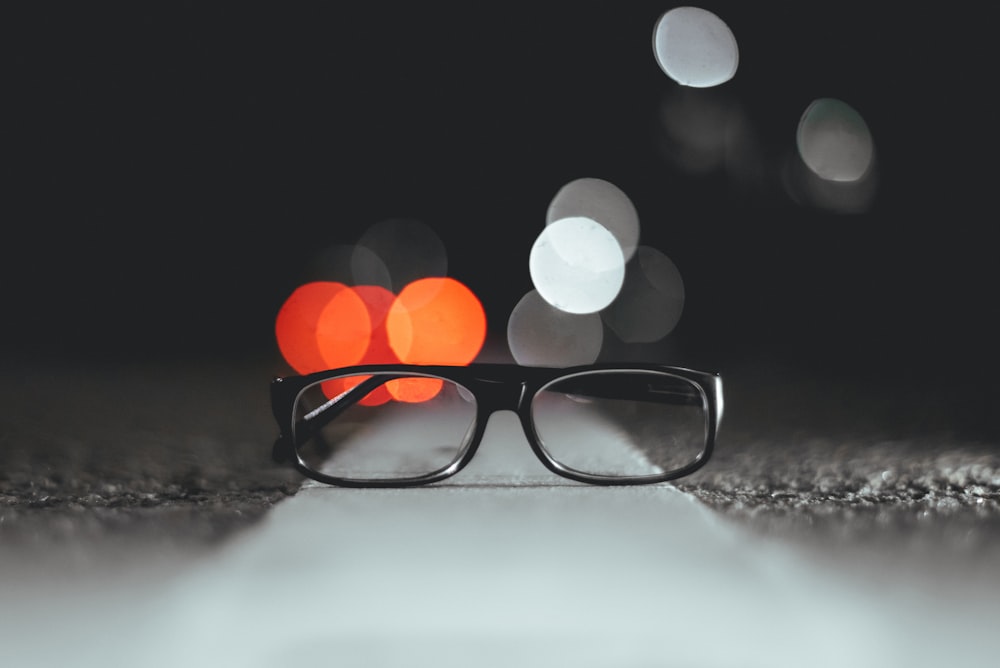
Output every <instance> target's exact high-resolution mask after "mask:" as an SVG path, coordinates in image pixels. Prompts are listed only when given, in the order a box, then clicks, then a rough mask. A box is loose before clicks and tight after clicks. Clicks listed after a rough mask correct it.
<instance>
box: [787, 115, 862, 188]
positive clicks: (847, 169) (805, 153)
mask: <svg viewBox="0 0 1000 668" xmlns="http://www.w3.org/2000/svg"><path fill="white" fill-rule="evenodd" d="M795 140H796V145H797V147H798V150H799V155H800V156H801V158H802V161H803V162H804V163H805V164H806V165H807V166H808V167H809V169H811V170H812V171H814V172H815V173H816V175H817V176H819V177H820V178H822V179H826V180H828V181H857V180H858V179H860V178H862V177H863V176H864V175H865V174H866V173H867V172H868V169H869V167H870V166H871V164H872V158H873V156H874V153H875V146H874V141H873V140H872V135H871V132H870V131H869V129H868V124H867V123H865V119H864V118H862V117H861V114H859V113H858V112H857V111H855V110H854V108H852V107H851V106H850V105H848V104H847V103H845V102H842V101H841V100H836V99H833V98H820V99H817V100H814V101H813V102H812V103H811V104H810V105H809V106H808V107H807V108H806V110H805V111H804V112H803V113H802V117H801V118H800V119H799V126H798V130H797V132H796V136H795Z"/></svg>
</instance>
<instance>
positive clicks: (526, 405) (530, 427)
mask: <svg viewBox="0 0 1000 668" xmlns="http://www.w3.org/2000/svg"><path fill="white" fill-rule="evenodd" d="M618 371H622V372H635V371H639V372H650V373H659V374H666V375H668V376H673V377H676V378H680V379H682V380H685V381H688V382H689V383H690V384H691V385H692V387H694V388H696V389H697V392H698V394H697V396H691V397H689V398H688V399H689V400H692V401H698V402H700V403H701V405H702V408H703V410H704V414H705V445H704V447H703V448H702V450H701V452H700V454H699V455H698V456H697V457H696V458H695V459H694V460H693V461H692V462H691V463H690V464H688V465H686V466H682V467H680V468H677V469H672V470H670V471H666V472H664V473H662V474H658V475H657V474H653V475H642V476H606V475H596V474H589V473H583V472H580V471H576V470H574V469H571V468H568V467H566V466H564V465H563V464H561V463H559V462H558V461H556V460H554V459H552V458H551V457H550V456H549V455H548V453H546V452H545V449H544V447H543V445H542V440H541V438H540V437H539V435H538V433H537V431H536V429H535V425H534V421H533V419H532V415H531V406H532V401H533V400H534V397H535V396H536V395H537V394H538V393H539V392H540V391H541V390H542V389H544V388H545V387H546V386H548V385H550V384H551V383H553V382H555V381H557V380H562V379H568V378H571V377H573V376H578V375H582V374H588V375H589V374H595V373H614V372H618ZM353 375H357V376H373V377H377V378H378V384H381V383H384V382H386V381H387V380H390V379H391V378H392V377H413V376H418V377H419V376H425V377H432V378H440V379H444V380H447V381H451V382H453V383H455V384H457V385H459V386H461V387H463V388H465V389H466V390H468V391H469V392H471V393H472V394H473V396H474V397H475V399H476V417H475V426H474V429H473V433H472V435H471V437H470V438H469V439H468V443H467V444H466V445H465V446H464V449H463V451H462V453H461V455H460V456H459V457H458V458H457V459H456V460H455V461H453V462H451V464H449V465H448V466H446V467H444V468H442V469H439V470H437V471H434V472H432V473H429V474H425V475H421V476H413V477H408V478H394V479H355V478H342V477H338V476H331V475H328V474H325V473H321V472H319V471H316V470H315V469H313V468H311V467H310V466H309V465H308V464H307V463H306V462H305V461H304V460H303V459H302V457H301V456H300V455H299V453H298V450H297V449H296V447H295V444H294V440H293V439H294V435H295V430H296V424H295V415H294V411H295V403H296V401H297V400H298V397H299V395H300V394H301V393H302V391H303V390H305V389H306V388H307V387H310V386H313V385H315V384H316V383H320V382H323V381H326V380H332V379H334V378H340V377H344V376H353ZM371 389H372V388H371V387H365V386H364V383H362V384H361V385H359V386H357V387H355V388H354V389H353V390H351V391H348V392H347V393H345V395H344V396H343V397H340V398H338V401H337V402H335V403H334V404H333V405H334V406H340V404H344V405H343V406H340V409H339V410H336V411H335V412H334V413H332V414H331V415H330V419H332V418H333V417H335V416H336V415H337V414H339V413H340V412H342V411H343V410H345V409H346V408H347V407H349V406H352V405H355V404H356V403H357V401H359V400H360V399H361V398H363V397H364V396H365V395H366V394H367V393H368V392H369V391H370V390H371ZM352 399H353V400H352ZM271 410H272V412H273V413H274V418H275V420H276V421H277V422H278V427H279V430H280V433H279V436H278V438H277V440H276V441H275V443H274V448H273V450H272V457H273V459H274V461H275V462H276V463H287V462H288V461H291V462H292V464H293V466H294V467H295V469H296V470H298V471H299V472H300V473H301V474H302V475H304V476H306V477H307V478H310V479H312V480H316V481H318V482H322V483H326V484H330V485H336V486H339V487H416V486H420V485H429V484H431V483H435V482H439V481H441V480H444V479H446V478H449V477H451V476H453V475H455V474H456V473H458V472H459V471H461V470H462V469H463V468H465V466H466V465H468V463H469V462H470V461H472V458H473V457H474V456H475V454H476V451H477V450H478V449H479V445H480V443H481V441H482V437H483V434H484V433H485V431H486V424H487V422H488V421H489V418H490V416H491V415H492V414H493V413H495V412H496V411H500V410H511V411H513V412H514V413H516V414H517V416H518V419H519V421H520V423H521V427H522V429H523V430H524V434H525V436H526V437H527V440H528V444H529V445H530V446H531V450H532V452H534V453H535V456H537V457H538V459H539V460H540V461H541V462H542V464H543V465H545V467H546V468H547V469H549V470H550V471H552V472H553V473H555V474H556V475H559V476H562V477H564V478H568V479H570V480H574V481H577V482H583V483H588V484H592V485H645V484H654V483H660V482H666V481H669V480H675V479H677V478H682V477H684V476H687V475H690V474H692V473H694V472H695V471H697V470H698V469H700V468H701V467H702V466H704V465H705V464H706V463H707V462H708V460H709V458H710V457H711V455H712V451H713V450H714V448H715V441H716V436H717V434H718V431H719V427H720V424H721V422H722V412H723V394H722V377H721V376H720V375H719V374H717V373H709V372H704V371H696V370H694V369H688V368H685V367H676V366H668V365H661V364H643V363H618V364H611V363H604V364H588V365H581V366H573V367H562V368H559V367H535V366H520V365H515V364H487V363H473V364H469V365H466V366H443V365H414V364H373V365H362V366H351V367H342V368H338V369H329V370H326V371H318V372H315V373H311V374H306V375H300V376H285V377H277V378H274V379H273V380H272V381H271ZM300 428H301V425H300Z"/></svg>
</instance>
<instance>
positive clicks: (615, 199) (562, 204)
mask: <svg viewBox="0 0 1000 668" xmlns="http://www.w3.org/2000/svg"><path fill="white" fill-rule="evenodd" d="M577 216H582V217H584V218H590V219H591V220H595V221H597V222H598V223H600V224H601V225H603V226H604V227H606V228H608V231H609V232H611V234H613V235H614V236H615V239H617V240H618V245H619V246H621V249H622V253H623V255H624V256H625V260H626V261H627V260H628V259H629V258H631V257H632V254H633V253H635V247H636V245H637V244H638V243H639V214H638V213H637V212H636V209H635V205H634V204H633V203H632V200H631V199H629V197H628V195H626V194H625V193H624V192H623V191H622V190H621V189H620V188H619V187H618V186H616V185H615V184H613V183H610V182H609V181H605V180H604V179H595V178H582V179H576V180H574V181H570V182H569V183H567V184H566V185H564V186H563V187H562V188H560V189H559V192H557V193H556V195H555V197H553V198H552V201H551V203H550V204H549V210H548V212H547V213H546V216H545V222H546V224H551V223H553V222H555V221H557V220H562V219H563V218H572V217H577Z"/></svg>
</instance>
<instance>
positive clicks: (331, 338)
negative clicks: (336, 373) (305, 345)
mask: <svg viewBox="0 0 1000 668" xmlns="http://www.w3.org/2000/svg"><path fill="white" fill-rule="evenodd" d="M371 335H372V323H371V318H370V316H369V315H368V307H367V306H366V305H365V302H364V300H362V299H361V297H360V296H359V295H358V293H357V292H355V291H354V289H353V288H347V287H345V288H344V289H343V290H340V291H339V292H337V293H336V294H335V295H333V298H332V299H330V301H329V302H327V304H326V306H324V307H323V310H322V311H320V314H319V317H318V318H317V319H316V343H317V345H318V346H319V353H320V355H321V356H322V357H323V362H324V364H325V368H327V369H337V368H340V367H344V366H352V365H354V364H358V363H360V362H361V360H362V358H363V357H364V355H365V353H366V352H367V351H368V347H369V345H370V344H371Z"/></svg>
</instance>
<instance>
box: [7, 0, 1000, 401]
mask: <svg viewBox="0 0 1000 668" xmlns="http://www.w3.org/2000/svg"><path fill="white" fill-rule="evenodd" d="M672 6H674V5H672V4H671V3H664V2H646V1H634V2H620V1H618V2H610V1H609V2H595V1H587V2H545V3H493V4H486V3H422V2H408V3H386V2H373V3H314V4H313V5H310V6H309V7H289V6H287V5H284V4H274V5H270V6H258V5H251V6H243V5H238V4H225V5H221V4H213V3H201V2H192V3H185V2H170V3H154V4H150V3H120V4H114V5H107V4H93V3H49V4H45V5H38V4H32V5H31V8H30V9H23V10H16V11H14V12H11V10H7V18H5V19H4V22H5V23H6V28H7V29H8V32H9V33H10V35H9V37H8V38H5V41H6V44H5V48H4V51H5V53H6V56H5V67H6V69H7V76H5V77H4V79H5V82H4V87H5V104H4V108H5V111H6V114H7V120H6V121H5V122H4V124H3V126H2V127H3V132H4V148H3V154H4V160H3V163H4V165H5V169H4V174H3V180H4V185H5V188H4V190H5V191H6V193H7V194H6V195H5V196H4V200H5V204H6V206H5V207H4V208H5V211H6V214H5V215H4V230H5V234H4V242H3V243H2V244H0V253H2V261H3V269H2V271H3V275H2V284H0V285H2V287H0V298H2V300H3V301H2V303H3V305H4V312H5V317H4V325H3V339H4V341H3V343H4V345H5V346H6V348H7V349H8V350H9V351H14V352H22V351H23V352H24V353H25V354H32V355H39V356H41V357H43V358H48V359H64V358H67V357H69V358H73V357H79V358H86V359H95V360H97V359H101V358H103V357H124V358H130V357H132V358H153V359H170V358H173V357H194V356H202V355H207V356H239V355H256V356H258V357H260V356H264V357H267V356H274V357H275V358H276V357H277V355H278V354H277V349H276V346H275V344H274V338H273V329H272V327H273V322H274V316H275V314H276V312H277V310H278V308H279V307H280V305H281V303H282V301H283V300H284V299H285V297H286V296H287V295H288V294H289V293H290V292H291V290H292V289H294V287H295V286H296V285H297V284H298V282H299V280H300V278H301V275H302V270H303V268H304V267H305V266H306V264H307V263H308V261H309V260H310V258H311V255H312V254H313V253H315V252H316V251H317V250H319V249H321V248H323V247H325V246H326V245H328V244H332V243H352V242H354V241H355V240H357V238H358V236H359V235H360V234H361V232H362V231H363V230H364V229H365V228H366V227H367V226H368V225H370V224H372V223H374V222H377V221H379V220H382V219H384V218H387V217H410V218H416V219H419V220H422V221H423V222H426V223H427V224H429V225H431V226H432V227H433V228H434V229H435V230H436V231H437V232H438V233H439V235H440V237H441V238H442V240H443V241H444V243H445V246H446V248H447V250H448V254H449V274H451V275H452V276H454V277H456V278H458V279H459V280H462V281H463V282H465V283H466V284H467V285H469V286H470V287H471V288H472V289H473V290H474V291H475V292H476V293H477V294H478V295H479V296H480V297H481V298H482V300H483V302H484V305H485V307H486V311H487V316H488V319H489V322H490V329H491V333H493V334H494V335H497V336H501V337H502V335H503V332H504V329H505V326H506V320H507V317H508V315H509V313H510V310H511V308H513V306H514V304H516V302H517V300H518V299H519V298H520V297H521V295H523V294H524V292H526V291H527V290H528V289H530V288H531V284H530V278H529V275H528V270H527V258H528V253H529V250H530V247H531V244H532V242H533V241H534V238H535V236H536V235H537V233H538V231H539V230H540V229H541V227H542V225H543V224H544V216H545V210H546V207H547V206H548V203H549V200H550V199H551V197H552V196H553V195H554V194H555V192H556V191H557V190H558V189H559V187H560V186H562V185H563V184H564V183H566V182H568V181H570V180H573V179H576V178H579V177H584V176H592V177H599V178H604V179H607V180H609V181H612V182H613V183H615V184H616V185H618V186H619V187H621V188H622V189H623V190H624V191H625V192H626V193H627V194H629V196H630V197H631V198H632V199H633V201H634V202H635V204H636V206H637V209H638V211H639V214H640V219H641V223H642V239H641V241H642V242H643V243H645V244H648V245H651V246H654V247H656V248H658V249H660V250H662V251H663V252H665V253H666V254H667V255H669V256H670V257H671V259H673V261H674V262H675V263H676V264H677V266H678V268H679V269H680V271H681V273H682V275H683V276H684V279H685V286H686V290H687V302H686V306H685V312H684V315H683V317H682V319H681V322H680V324H679V325H678V327H677V329H676V330H675V331H674V333H673V334H671V337H670V345H671V351H672V352H671V355H672V356H673V361H676V362H680V363H688V364H691V365H698V366H703V367H705V368H716V369H719V370H722V371H725V370H726V369H727V368H729V367H732V366H736V365H741V364H743V363H745V362H753V363H761V364H764V365H774V366H780V367H784V368H794V369H797V370H799V371H801V372H802V373H806V374H808V373H816V374H834V375H836V374H848V375H850V374H858V375H864V374H875V375H886V374H888V375H895V376H899V377H911V376H912V377H914V378H915V379H917V380H919V379H922V378H927V379H930V378H933V379H934V382H939V381H938V379H939V378H943V379H945V380H947V381H949V382H952V381H953V382H955V383H956V385H955V387H956V391H969V390H970V389H971V390H975V391H982V390H986V391H988V392H994V389H993V388H994V387H995V385H994V381H993V373H994V370H995V366H996V365H995V363H994V352H993V351H994V342H995V340H996V333H997V328H996V326H995V324H994V320H995V313H996V299H995V286H996V285H997V282H996V279H997V269H996V266H995V264H996V263H995V255H996V251H995V248H996V242H995V240H994V237H995V235H994V234H993V230H994V228H995V227H996V213H995V205H994V193H995V190H996V186H995V184H994V180H995V173H996V170H995V165H994V157H993V156H994V154H995V150H996V148H995V143H994V142H993V141H992V138H991V137H987V132H988V131H989V128H991V126H993V125H994V124H995V119H994V118H993V116H994V109H995V106H994V105H993V102H992V99H993V93H992V92H991V89H992V88H993V87H994V83H995V70H994V66H995V61H996V57H995V52H994V48H993V46H992V43H993V42H992V40H991V36H990V35H989V34H987V29H988V24H989V22H988V21H987V15H986V10H985V9H982V10H981V9H978V5H974V4H973V3H960V4H955V3H950V4H948V5H947V6H944V7H937V6H935V7H934V8H933V9H931V8H927V9H924V8H922V7H915V6H912V4H911V5H910V6H907V7H906V10H905V12H904V11H900V10H899V9H898V8H897V6H895V5H890V3H878V4H876V3H802V2H788V3H779V2H760V3H748V2H731V3H724V2H706V3H701V4H700V5H699V6H701V7H703V8H706V9H710V10H712V11H715V12H716V13H717V14H719V16H721V17H722V18H723V19H724V20H725V21H726V22H727V23H728V25H729V26H730V28H731V29H732V30H733V32H734V34H735V35H736V38H737V40H738V42H739V45H740V67H739V70H738V72H737V75H736V77H735V78H734V79H733V80H732V81H731V82H729V83H727V84H725V85H724V86H723V87H722V89H721V90H722V92H723V94H725V95H727V96H730V99H733V100H736V101H738V103H739V104H740V105H741V107H742V109H743V111H744V112H745V114H746V116H747V118H748V120H749V121H750V123H751V125H752V128H753V133H754V136H755V138H756V140H757V144H758V146H759V148H760V151H759V153H758V154H756V155H757V158H758V160H759V162H758V164H757V166H756V168H755V171H754V175H755V179H754V181H753V183H754V184H755V185H753V186H752V187H746V186H745V185H744V186H741V187H735V186H734V183H733V180H732V179H731V178H729V177H728V176H727V175H726V174H725V173H721V172H716V173H712V174H703V175H697V176H694V175H689V174H685V173H684V172H682V171H678V170H677V169H675V168H674V167H673V166H672V165H671V164H670V162H669V161H668V160H666V159H665V158H664V154H663V152H662V150H661V142H660V139H659V135H658V133H660V132H661V130H660V125H659V121H658V114H659V110H660V107H661V104H662V102H663V100H664V97H665V96H666V95H667V94H669V93H670V92H671V91H672V90H674V89H675V88H676V84H674V83H673V82H672V81H671V80H670V79H668V78H667V77H666V75H664V74H663V72H662V71H661V70H660V69H659V67H658V66H657V65H656V63H655V61H654V59H653V55H652V49H651V37H652V31H653V27H654V24H655V22H656V20H657V18H658V17H659V16H660V15H661V14H662V13H663V12H664V11H666V10H667V9H669V8H671V7H672ZM817 97H836V98H839V99H842V100H844V101H846V102H848V103H849V104H850V105H851V106H853V107H854V108H855V109H857V110H858V111H859V112H860V113H861V114H862V116H863V117H864V118H865V120H866V121H867V123H868V125H869V127H870V129H871V131H872V134H873V136H874V139H875V144H876V151H877V157H878V170H879V172H878V175H879V181H878V190H877V194H876V197H875V199H874V201H873V203H872V205H871V207H870V209H868V211H867V212H864V213H860V214H843V213H834V212H830V211H825V210H822V209H820V208H817V207H814V206H810V205H808V204H802V203H797V202H796V201H795V200H794V199H793V198H792V197H790V196H789V195H788V194H787V193H786V192H785V190H784V189H783V188H782V186H781V180H780V164H781V162H782V160H783V159H784V158H785V157H786V156H787V155H788V154H789V152H790V151H791V150H792V149H793V148H794V137H795V128H796V124H797V122H798V119H799V116H800V114H801V113H802V111H803V110H804V109H805V108H806V106H807V105H808V104H809V102H811V101H812V100H813V99H815V98H817Z"/></svg>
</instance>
